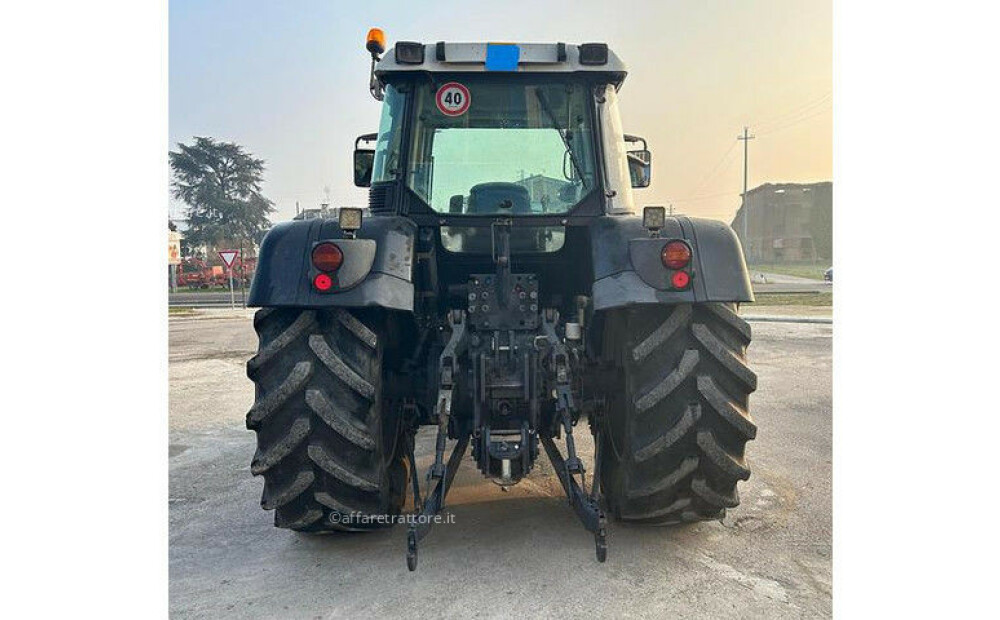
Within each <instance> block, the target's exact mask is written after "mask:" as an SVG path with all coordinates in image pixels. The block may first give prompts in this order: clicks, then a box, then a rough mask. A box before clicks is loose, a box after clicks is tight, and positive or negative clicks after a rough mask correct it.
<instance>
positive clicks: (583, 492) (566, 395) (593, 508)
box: [541, 310, 608, 562]
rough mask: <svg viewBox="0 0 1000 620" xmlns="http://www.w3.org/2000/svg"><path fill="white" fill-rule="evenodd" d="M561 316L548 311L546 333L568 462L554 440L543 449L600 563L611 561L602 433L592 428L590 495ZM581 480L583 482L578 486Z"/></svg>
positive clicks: (544, 441) (544, 443)
mask: <svg viewBox="0 0 1000 620" xmlns="http://www.w3.org/2000/svg"><path fill="white" fill-rule="evenodd" d="M558 318H559V313H558V312H556V311H555V310H552V311H546V313H545V317H544V319H543V322H542V329H543V331H544V334H545V336H546V337H547V339H548V342H549V347H550V348H549V351H550V359H551V361H552V363H553V365H554V366H555V375H556V387H555V395H556V415H558V416H559V421H560V422H561V423H562V427H563V432H564V433H565V434H566V454H567V456H566V458H565V459H563V456H562V454H561V453H560V452H559V448H558V447H557V446H556V444H555V442H554V441H553V440H552V437H551V436H549V435H542V436H541V440H542V446H544V447H545V453H546V454H547V455H548V457H549V461H551V462H552V467H553V468H555V471H556V475H557V476H558V477H559V482H560V483H561V484H562V487H563V490H564V491H566V496H567V498H568V499H569V504H570V506H571V507H572V508H573V512H575V513H576V516H577V518H579V519H580V523H582V524H583V527H584V528H585V529H586V530H587V531H588V532H591V533H593V534H594V546H595V551H596V554H597V561H598V562H604V561H605V560H606V559H607V558H608V520H607V516H606V515H605V514H604V511H603V510H602V509H601V487H600V466H601V461H600V458H601V435H600V433H601V431H600V425H597V426H595V427H592V428H593V429H594V447H595V450H594V474H593V476H592V478H593V481H592V483H591V489H590V493H589V494H588V493H587V470H586V468H585V467H584V466H583V461H581V460H580V457H579V456H577V454H576V441H575V440H574V438H573V416H572V412H573V411H575V410H576V407H575V404H574V401H573V391H572V389H571V388H570V386H571V385H572V384H573V382H572V379H573V378H572V374H571V373H572V370H571V368H570V365H569V352H568V351H567V349H566V346H565V345H564V344H563V343H562V342H560V341H559V338H558V336H557V335H556V331H555V326H556V322H557V321H558ZM577 476H579V482H577Z"/></svg>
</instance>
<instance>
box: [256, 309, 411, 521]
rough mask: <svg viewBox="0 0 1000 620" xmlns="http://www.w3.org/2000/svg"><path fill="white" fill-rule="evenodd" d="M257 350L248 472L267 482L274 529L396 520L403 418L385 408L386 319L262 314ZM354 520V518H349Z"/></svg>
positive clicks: (402, 485) (402, 474)
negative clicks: (253, 434)
mask: <svg viewBox="0 0 1000 620" xmlns="http://www.w3.org/2000/svg"><path fill="white" fill-rule="evenodd" d="M254 328H255V329H256V330H257V334H258V336H259V338H260V348H259V350H258V352H257V355H255V356H254V357H253V358H251V359H250V361H249V362H247V376H248V377H250V379H252V380H253V382H254V384H255V385H256V399H255V402H254V405H253V407H251V409H250V411H249V413H247V419H246V422H247V428H248V429H251V430H254V431H256V433H257V452H256V454H254V457H253V461H252V462H251V464H250V471H251V472H252V473H253V475H255V476H259V475H262V476H263V477H264V493H263V496H262V497H261V507H263V508H264V509H265V510H274V511H275V514H274V524H275V525H276V526H277V527H283V528H289V529H293V530H299V531H310V532H322V531H330V530H352V531H353V530H370V529H379V528H381V527H386V526H388V525H391V521H392V519H381V520H376V519H365V518H358V515H390V516H394V515H398V514H399V512H400V509H401V507H402V505H403V501H404V496H405V492H406V491H405V490H406V466H405V463H404V461H403V458H402V454H401V453H402V451H403V445H402V441H401V440H400V435H401V428H400V425H399V417H398V412H396V411H393V410H391V409H392V408H388V407H387V408H386V410H385V411H383V407H382V406H381V405H382V403H381V396H382V382H383V368H382V366H383V355H382V352H383V341H384V340H386V339H387V336H388V334H387V332H388V330H389V329H390V328H391V325H390V323H389V319H388V318H387V317H386V315H385V314H384V313H382V312H379V311H348V310H344V309H331V310H299V309H291V308H264V309H262V310H260V311H258V312H257V314H256V315H255V317H254ZM352 514H353V516H354V518H351V516H352Z"/></svg>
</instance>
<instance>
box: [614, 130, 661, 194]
mask: <svg viewBox="0 0 1000 620" xmlns="http://www.w3.org/2000/svg"><path fill="white" fill-rule="evenodd" d="M622 137H623V138H624V139H625V142H627V143H629V144H636V143H638V142H641V143H642V148H641V149H637V150H634V151H628V152H627V153H626V157H627V158H628V175H629V177H630V179H631V180H632V187H649V180H650V177H651V175H652V169H651V168H652V163H653V154H652V153H650V152H649V148H648V147H647V146H646V139H645V138H640V137H639V136H631V135H629V134H625V135H624V136H622Z"/></svg>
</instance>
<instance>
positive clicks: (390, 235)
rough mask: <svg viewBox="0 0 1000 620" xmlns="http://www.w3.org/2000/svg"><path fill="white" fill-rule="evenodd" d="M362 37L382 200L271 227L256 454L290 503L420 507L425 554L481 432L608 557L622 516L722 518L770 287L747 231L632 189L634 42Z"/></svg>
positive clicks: (355, 527) (319, 511) (362, 524)
mask: <svg viewBox="0 0 1000 620" xmlns="http://www.w3.org/2000/svg"><path fill="white" fill-rule="evenodd" d="M366 48H367V50H368V52H370V54H371V69H370V79H369V90H370V92H371V94H372V95H373V97H374V98H375V99H376V100H377V101H379V102H381V121H380V123H379V127H378V131H377V132H375V133H370V134H364V135H361V136H359V137H358V138H357V139H356V140H355V142H354V161H353V164H354V165H353V167H354V171H353V173H354V183H355V184H356V185H357V186H360V187H366V188H368V196H369V198H368V208H367V209H360V208H343V209H341V210H340V213H339V215H338V217H337V218H336V219H325V218H317V219H309V220H297V221H288V222H283V223H280V224H278V225H276V226H274V228H272V229H271V230H270V231H269V233H268V234H267V235H266V237H265V238H264V240H263V242H262V244H261V248H260V252H259V259H258V264H257V270H256V273H255V275H254V280H253V283H252V287H251V290H250V294H249V298H248V305H249V306H252V307H256V308H260V310H258V311H257V312H256V315H255V317H254V320H253V325H254V328H255V329H256V332H257V334H258V336H259V343H260V344H259V351H258V352H257V354H256V355H255V356H254V357H253V358H251V359H250V360H249V362H248V363H247V375H248V376H249V378H250V379H251V380H252V381H253V382H254V384H255V387H256V399H255V402H254V404H253V406H252V407H251V409H250V411H249V413H248V414H247V416H246V422H247V427H248V428H249V429H251V430H253V431H255V432H256V437H257V449H256V453H255V454H254V456H253V459H252V462H251V472H252V474H253V475H259V476H263V479H264V487H263V495H262V498H261V506H262V507H263V508H264V509H265V510H273V511H274V524H275V525H276V526H278V527H281V528H289V529H292V530H296V531H300V532H319V533H323V532H331V531H344V530H346V531H367V530H374V529H381V528H386V527H390V526H392V525H393V524H405V526H406V528H407V535H406V560H407V566H408V567H409V569H410V570H414V569H415V568H416V566H417V559H418V550H419V545H420V544H421V541H422V540H423V539H424V538H425V537H426V536H427V534H428V533H429V532H430V531H431V527H432V525H433V523H434V522H435V519H434V518H433V517H435V516H438V515H439V514H440V512H441V511H442V509H443V508H444V507H445V505H446V499H447V497H448V492H449V489H450V487H451V485H452V484H453V481H454V478H455V475H456V472H457V470H458V469H459V467H460V464H461V463H462V461H463V460H464V458H465V455H466V454H467V452H469V451H470V450H471V457H472V460H473V461H474V462H475V466H476V467H477V468H478V470H479V471H480V472H482V475H483V476H484V477H486V478H488V479H490V480H492V481H493V482H495V483H496V484H498V485H500V486H501V487H504V488H508V487H510V486H512V485H516V484H517V483H518V482H519V481H521V480H523V479H524V477H525V476H528V475H530V473H531V471H532V469H533V467H534V466H535V464H536V463H537V460H538V458H539V455H540V454H541V453H542V452H544V453H545V455H546V457H547V458H548V459H549V460H550V461H551V463H552V466H553V468H554V470H555V472H556V474H557V475H558V479H559V481H560V483H561V486H562V488H563V490H564V491H565V494H566V498H567V500H568V504H569V506H570V507H571V509H572V510H573V512H574V513H575V514H576V516H577V517H578V518H579V520H580V522H581V524H582V525H583V527H584V528H585V529H586V530H587V531H588V532H590V533H592V534H593V537H594V545H595V552H596V556H597V560H598V561H600V562H603V561H604V560H605V558H606V557H607V551H608V544H607V532H608V527H609V523H610V522H614V521H618V522H629V523H635V524H648V525H663V524H672V523H684V522H692V521H701V520H712V519H721V518H722V517H723V516H724V515H725V513H726V510H727V509H728V508H732V507H735V506H736V505H737V504H738V503H739V496H738V493H737V483H739V482H740V481H745V480H747V479H748V478H749V476H750V470H749V468H748V465H747V461H746V459H745V447H746V443H747V441H748V440H750V439H753V438H754V436H755V434H756V426H755V424H754V422H753V421H752V420H751V417H750V415H749V411H748V397H749V395H750V393H751V392H753V391H754V390H755V389H756V386H757V377H756V375H755V374H754V372H752V371H751V370H750V368H749V367H748V365H747V361H746V349H747V346H748V345H749V343H750V326H749V325H748V324H747V322H746V321H744V320H743V319H742V318H740V316H739V315H738V314H737V308H738V304H739V303H741V302H752V301H753V293H752V290H751V286H750V281H749V277H748V273H747V268H746V264H745V261H744V256H743V250H742V248H741V246H740V243H739V240H738V239H737V237H736V235H735V234H734V233H733V231H732V229H730V228H729V226H727V225H726V224H724V223H722V222H719V221H715V220H709V219H699V218H694V217H683V216H677V217H674V216H672V215H671V216H668V214H667V213H666V210H665V209H664V208H663V207H659V206H646V207H644V208H643V209H642V211H641V214H640V213H639V211H638V210H637V208H636V206H635V199H634V196H633V190H638V189H641V188H644V187H647V186H648V185H649V183H650V178H651V177H650V174H651V161H652V157H651V154H650V151H649V149H648V146H647V143H646V140H644V139H643V138H641V137H638V136H634V135H629V134H626V133H625V132H624V131H623V129H622V122H621V119H620V115H619V92H620V91H621V89H622V86H623V83H624V81H625V78H626V68H625V65H624V64H623V63H622V61H621V60H620V59H619V58H618V56H617V55H616V54H615V53H614V52H613V51H612V50H610V49H609V47H608V45H606V44H604V43H583V44H579V45H575V44H568V43H519V44H512V43H503V44H500V43H452V42H436V43H429V44H426V43H419V42H409V41H400V42H396V43H395V45H394V46H393V47H392V48H391V49H389V50H388V51H387V50H386V43H385V36H384V34H383V33H382V32H381V31H380V30H378V29H372V31H371V32H370V33H369V36H368V39H367V44H366ZM582 420H586V422H587V427H588V430H589V432H590V433H591V434H592V435H593V441H594V450H593V462H589V461H590V459H589V458H588V459H586V460H587V461H588V462H586V463H585V462H584V459H583V458H581V456H580V454H579V453H578V451H577V443H576V442H577V437H578V433H579V432H580V427H579V425H578V423H579V422H580V421H582ZM421 426H431V427H432V428H431V429H429V432H430V433H431V434H434V433H436V442H435V444H434V451H433V452H434V454H433V463H432V464H431V465H430V467H429V471H427V472H426V478H425V479H424V481H423V489H421V478H424V477H423V476H421V475H420V473H419V472H418V469H417V461H416V459H415V457H414V446H415V438H416V435H417V432H418V430H419V429H420V427H421ZM435 429H436V430H435ZM588 470H589V471H588ZM407 495H410V497H411V500H412V501H411V504H410V506H412V511H411V510H407V511H406V512H405V513H404V508H407V504H406V497H407ZM442 516H443V515H442Z"/></svg>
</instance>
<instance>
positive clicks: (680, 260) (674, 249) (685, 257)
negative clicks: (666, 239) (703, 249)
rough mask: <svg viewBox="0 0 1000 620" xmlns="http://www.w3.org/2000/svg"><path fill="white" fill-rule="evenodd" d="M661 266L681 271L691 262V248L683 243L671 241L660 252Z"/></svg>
mask: <svg viewBox="0 0 1000 620" xmlns="http://www.w3.org/2000/svg"><path fill="white" fill-rule="evenodd" d="M660 258H661V259H663V266H664V267H666V268H668V269H683V268H684V266H685V265H687V264H688V263H689V262H691V248H690V247H689V246H688V244H686V243H684V242H683V241H671V242H670V243H668V244H667V245H665V246H663V251H662V252H660Z"/></svg>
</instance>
